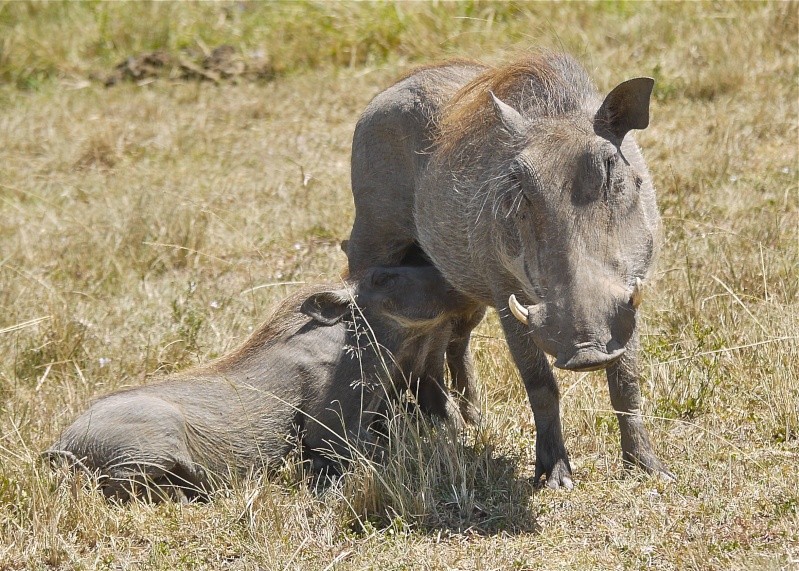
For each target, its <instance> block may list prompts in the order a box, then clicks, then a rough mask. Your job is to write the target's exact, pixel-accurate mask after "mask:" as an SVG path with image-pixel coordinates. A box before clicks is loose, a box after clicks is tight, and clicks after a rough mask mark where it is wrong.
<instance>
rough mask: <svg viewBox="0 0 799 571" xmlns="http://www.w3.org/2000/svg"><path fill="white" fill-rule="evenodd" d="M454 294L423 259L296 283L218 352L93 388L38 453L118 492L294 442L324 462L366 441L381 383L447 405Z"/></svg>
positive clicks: (169, 489)
mask: <svg viewBox="0 0 799 571" xmlns="http://www.w3.org/2000/svg"><path fill="white" fill-rule="evenodd" d="M463 303H464V298H463V297H462V296H460V295H459V294H457V293H456V292H452V291H451V288H450V286H449V285H448V284H447V282H445V281H444V279H443V278H442V277H441V274H440V273H439V272H438V270H436V269H435V268H433V267H432V266H428V267H415V268H414V267H397V268H373V269H371V270H370V271H369V272H367V273H366V274H364V276H363V277H362V278H361V279H360V280H359V281H358V282H355V283H351V284H348V285H346V286H345V287H341V286H339V288H338V289H333V290H331V289H329V288H327V287H325V286H316V287H314V288H312V289H306V290H304V291H301V292H300V293H298V294H295V295H293V296H291V297H289V298H288V299H287V300H286V301H284V302H283V303H282V304H281V306H280V307H279V308H278V309H277V310H276V311H275V313H274V315H273V316H272V317H271V318H270V319H269V320H268V321H267V322H266V323H265V324H264V325H262V326H261V327H260V328H259V329H258V330H257V331H256V332H255V333H253V335H252V336H251V337H250V338H249V339H248V340H247V341H246V342H245V343H244V344H243V345H242V346H241V347H240V348H238V349H237V350H235V351H234V352H232V353H230V354H229V355H227V356H224V357H221V358H220V359H217V360H216V361H213V362H211V363H209V364H207V365H205V366H201V367H197V368H193V369H190V370H188V371H185V372H182V373H179V374H176V375H172V376H170V377H168V378H167V379H166V380H164V381H162V382H159V383H156V384H152V385H147V386H143V387H139V388H135V389H131V390H125V391H121V392H117V393H114V394H111V395H109V396H106V397H103V398H101V399H100V400H98V401H96V402H95V403H94V404H93V405H92V406H91V407H90V408H89V409H88V410H87V411H86V412H85V413H83V414H82V415H81V416H80V417H79V418H78V419H77V420H76V421H75V422H74V423H73V424H72V425H71V426H70V427H69V428H67V429H66V430H65V431H64V432H63V434H62V435H61V437H60V438H59V439H58V441H57V442H56V443H55V444H53V445H52V446H51V447H50V449H49V450H48V451H47V452H45V454H44V455H45V457H47V458H48V459H50V460H51V462H54V463H55V462H63V461H66V462H67V463H68V464H71V465H72V467H73V468H74V469H82V470H84V471H89V472H99V473H100V474H101V475H102V476H104V478H102V479H101V485H102V486H103V492H104V494H105V495H106V496H108V497H119V498H122V499H125V498H128V497H130V496H132V495H140V494H141V493H142V492H144V491H146V490H150V491H152V490H155V491H156V494H155V496H156V497H163V496H170V497H177V498H180V499H187V498H190V497H194V496H197V495H204V493H205V492H206V491H208V490H211V489H213V488H215V487H216V486H217V485H218V484H219V483H221V482H223V481H225V480H226V479H227V478H228V477H230V476H234V475H239V476H241V475H244V474H247V472H248V471H250V470H256V471H257V470H260V469H266V470H269V469H270V468H275V467H277V465H278V464H279V463H280V460H281V459H282V458H283V457H285V456H286V455H288V454H289V453H290V452H292V450H294V449H296V448H297V446H300V447H301V448H300V452H301V455H302V458H304V459H306V460H308V461H310V462H311V464H312V467H313V468H314V469H315V470H325V469H328V468H333V469H335V468H336V466H337V464H338V463H339V461H341V460H344V461H346V460H347V459H348V458H351V455H352V453H353V451H354V450H357V449H358V448H356V447H358V446H359V445H366V447H365V448H366V449H368V448H369V447H370V445H369V443H370V441H371V439H372V438H371V435H370V434H368V433H367V431H368V429H369V427H370V424H371V423H372V421H373V420H375V419H376V418H377V417H378V416H379V415H380V414H381V412H382V411H384V410H385V408H386V400H385V399H386V396H387V395H393V394H397V392H402V391H403V390H406V389H407V388H413V389H414V390H418V392H419V393H421V394H419V395H418V401H419V404H420V406H421V407H422V408H423V409H426V410H427V411H428V412H431V413H435V414H439V415H442V416H445V415H451V414H452V411H451V410H447V407H451V406H452V405H450V404H449V402H448V400H447V399H448V395H447V392H446V391H445V390H444V389H443V384H442V379H443V371H444V349H445V347H446V344H447V342H448V337H447V331H448V327H449V328H451V321H452V316H454V315H457V314H458V313H459V312H462V311H463ZM448 322H450V325H449V326H448V325H447V323H448ZM411 379H413V383H412V385H413V387H409V386H408V385H407V384H405V383H409V382H411ZM387 380H388V381H389V382H388V383H387V382H386V381H387ZM417 387H418V389H417ZM455 412H457V409H455Z"/></svg>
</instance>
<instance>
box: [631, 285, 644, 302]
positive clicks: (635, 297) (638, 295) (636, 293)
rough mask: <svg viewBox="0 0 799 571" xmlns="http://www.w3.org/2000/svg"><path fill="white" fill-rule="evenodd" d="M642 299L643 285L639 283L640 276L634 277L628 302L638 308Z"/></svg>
mask: <svg viewBox="0 0 799 571" xmlns="http://www.w3.org/2000/svg"><path fill="white" fill-rule="evenodd" d="M642 301H644V285H643V284H642V283H641V278H635V286H633V293H632V294H631V295H630V304H631V305H632V306H633V308H635V309H638V306H639V305H641V302H642Z"/></svg>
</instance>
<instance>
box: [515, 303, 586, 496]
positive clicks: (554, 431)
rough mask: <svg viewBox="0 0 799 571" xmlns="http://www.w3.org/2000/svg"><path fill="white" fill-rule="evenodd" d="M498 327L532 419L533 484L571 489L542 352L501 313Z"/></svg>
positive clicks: (556, 397) (556, 399) (554, 391)
mask: <svg viewBox="0 0 799 571" xmlns="http://www.w3.org/2000/svg"><path fill="white" fill-rule="evenodd" d="M500 317H501V320H502V327H503V328H504V330H505V337H506V338H507V340H508V346H509V347H510V352H511V355H513V359H514V361H516V366H517V367H518V368H519V372H520V373H521V376H522V381H523V382H524V388H525V389H527V398H528V399H529V400H530V407H531V408H532V409H533V418H534V419H535V429H536V439H535V480H536V482H538V481H539V480H540V478H541V476H544V475H546V485H547V487H549V488H553V489H557V488H560V487H564V488H567V489H569V490H570V489H572V487H573V486H574V483H573V482H572V477H571V475H572V470H571V465H570V464H569V454H568V452H566V445H565V444H564V442H563V431H562V429H561V424H560V394H559V392H558V385H557V382H556V380H555V375H554V374H553V373H552V367H550V365H549V362H548V361H547V358H546V356H545V355H544V352H543V351H541V350H540V349H539V348H538V347H537V346H536V345H535V343H533V340H532V338H531V336H530V335H528V334H527V332H526V330H525V329H524V327H523V326H522V325H521V324H520V323H519V322H518V321H517V320H516V318H515V317H513V316H512V315H510V313H509V312H504V311H503V312H501V313H500Z"/></svg>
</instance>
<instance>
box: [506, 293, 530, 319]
mask: <svg viewBox="0 0 799 571" xmlns="http://www.w3.org/2000/svg"><path fill="white" fill-rule="evenodd" d="M508 307H510V312H511V313H512V314H513V317H515V318H516V319H518V320H519V321H521V322H522V323H524V324H525V325H527V322H528V319H529V317H530V312H529V311H528V309H527V308H526V307H524V306H523V305H522V304H521V303H519V302H518V301H517V300H516V296H515V295H513V294H511V296H510V297H509V298H508Z"/></svg>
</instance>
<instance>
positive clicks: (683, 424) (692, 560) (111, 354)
mask: <svg viewBox="0 0 799 571" xmlns="http://www.w3.org/2000/svg"><path fill="white" fill-rule="evenodd" d="M797 10H798V6H797V4H795V3H764V4H747V3H735V4H733V3H722V4H673V3H667V4H654V3H652V4H649V3H647V4H637V3H627V2H618V3H617V2H596V3H590V4H566V5H564V4H557V5H552V4H531V5H527V4H521V5H513V4H507V5H506V4H480V3H478V4H444V5H440V4H396V5H395V4H386V5H383V4H381V5H372V4H358V5H352V4H335V5H328V4H324V3H303V4H274V5H254V6H253V5H245V4H238V3H237V4H216V5H215V4H199V5H179V4H171V3H170V4H122V5H115V4H110V3H109V4H99V5H64V4H48V5H30V4H17V3H11V4H1V5H0V78H2V79H3V80H4V85H2V86H0V220H1V221H2V224H0V352H2V355H3V358H2V364H0V569H1V570H5V569H49V568H58V569H164V570H166V569H294V568H300V569H333V568H335V569H365V568H374V569H416V568H421V569H539V568H540V569H552V568H566V569H606V568H625V569H626V568H633V569H636V568H656V569H731V568H734V569H792V568H797V567H799V531H797V530H799V483H798V482H799V478H797V466H799V269H797V268H799V151H798V150H797V140H798V137H799V131H798V128H799V126H798V125H797V123H799V91H798V90H797V83H796V77H797V72H798V71H799V59H798V58H799V47H798V46H797V39H796V38H797V28H798V27H799V26H798V25H797ZM221 43H230V44H232V45H235V46H236V47H237V49H240V50H241V51H242V53H245V54H246V53H250V52H252V51H257V50H262V51H266V52H268V54H269V55H270V57H271V58H272V63H273V64H274V66H275V69H277V70H278V72H279V73H278V75H277V78H276V79H275V80H274V81H272V82H253V83H250V82H241V83H238V84H235V83H222V84H219V85H215V84H212V83H196V82H173V81H169V80H166V79H159V80H156V81H154V82H152V83H148V84H146V85H141V86H139V85H136V84H133V83H123V84H119V85H117V86H115V87H113V88H108V89H107V88H104V87H102V85H101V84H100V83H98V82H96V81H87V78H89V77H90V76H91V75H92V74H93V73H97V72H99V71H106V72H107V71H108V70H110V69H111V68H112V67H113V65H114V64H116V63H117V62H118V61H120V60H121V59H123V58H124V57H125V56H126V55H130V54H131V53H135V52H137V51H139V50H149V49H156V48H165V49H167V50H171V51H176V50H180V49H182V48H195V49H202V46H206V47H208V46H210V47H214V46H215V45H219V44H221ZM198 46H200V47H198ZM535 46H544V47H555V48H563V49H567V50H569V51H571V52H573V53H574V54H575V55H577V56H578V57H579V58H580V59H582V61H583V62H584V63H585V64H586V66H587V67H588V69H589V70H590V71H591V73H592V75H593V76H594V77H595V79H596V81H597V83H598V84H599V85H600V87H602V88H607V87H610V86H612V85H615V84H616V83H617V82H618V81H621V80H622V79H626V78H628V77H632V76H635V75H647V74H650V75H653V76H654V77H655V78H656V79H657V82H658V83H657V87H656V91H655V102H654V106H653V110H652V124H651V126H650V128H649V129H648V130H646V131H645V132H642V133H641V134H640V136H639V142H640V143H641V144H642V146H643V148H644V151H645V155H646V156H647V159H648V161H649V166H650V169H651V171H652V174H653V176H654V179H655V183H656V188H657V189H658V193H659V199H660V206H661V211H662V213H663V216H664V223H665V230H666V245H665V249H664V251H663V253H662V256H661V259H660V262H659V272H658V274H657V280H656V283H655V287H654V291H653V292H652V293H651V295H649V297H648V298H647V301H646V303H645V305H644V308H645V330H644V333H645V337H644V344H645V349H646V361H645V375H644V386H643V390H644V393H645V395H646V397H647V403H646V412H647V414H648V415H650V420H649V426H650V430H651V432H652V435H653V438H654V441H655V445H656V448H657V450H658V452H659V454H660V455H661V456H662V457H663V458H664V459H665V460H666V461H667V462H668V464H669V466H670V468H671V469H672V470H673V471H674V473H675V474H676V475H677V477H678V482H677V483H676V484H671V485H665V484H663V483H661V482H659V481H656V480H652V479H649V478H647V477H645V476H642V475H640V474H636V473H632V474H630V473H626V472H625V471H624V470H623V469H622V467H621V461H620V450H619V446H618V434H617V426H616V422H615V419H614V417H613V414H612V412H611V411H610V410H609V409H610V405H609V401H608V397H607V389H606V387H605V386H604V381H603V378H602V376H601V375H599V374H596V373H594V374H583V375H577V374H561V387H562V393H563V410H564V427H565V436H566V441H567V445H568V446H569V449H570V452H571V456H572V461H573V467H574V470H575V477H576V480H577V487H576V489H575V490H574V491H573V492H571V493H563V492H552V491H549V490H538V489H535V488H533V487H532V485H531V479H532V466H533V464H534V457H533V454H534V446H533V443H534V440H533V439H534V427H533V423H532V415H531V414H530V410H529V405H528V404H527V401H526V397H525V395H524V391H523V388H522V386H521V383H520V382H519V380H518V378H517V373H516V371H515V369H514V367H513V364H512V362H511V360H510V357H509V355H508V353H507V350H506V348H505V342H504V340H503V338H502V335H501V332H500V329H499V327H498V324H497V322H496V318H495V316H494V315H490V316H489V318H488V319H487V320H486V322H485V323H484V324H482V325H481V326H480V328H479V329H478V331H477V335H476V338H475V343H474V349H473V351H474V353H475V356H476V359H477V366H478V372H479V378H480V384H481V391H482V407H483V416H484V422H483V425H482V426H480V427H479V428H478V429H476V430H472V431H470V432H469V434H467V435H456V434H452V433H450V432H449V431H448V430H447V429H446V428H443V427H429V426H426V425H424V424H421V425H416V424H414V423H410V424H407V423H406V424H402V423H399V424H398V425H397V426H396V430H397V431H398V433H399V435H398V437H397V438H396V439H394V444H393V445H394V446H395V447H396V449H395V451H394V458H393V460H392V462H390V463H389V464H388V465H387V466H385V467H384V468H381V469H380V470H379V471H375V470H374V468H373V467H370V466H368V465H366V464H363V465H360V466H358V467H357V468H356V470H355V472H354V473H353V474H351V475H350V476H349V477H348V478H347V479H346V480H345V481H344V483H343V485H342V486H341V487H340V488H335V489H332V490H329V491H328V492H327V493H326V494H324V495H321V496H316V495H314V494H313V493H311V492H310V491H309V490H307V489H305V488H304V487H303V486H297V485H296V484H294V483H293V472H292V468H291V466H288V467H287V468H286V474H285V478H282V479H280V480H279V481H276V482H266V481H249V482H242V483H240V484H238V485H236V486H235V487H234V488H233V489H232V490H231V491H229V492H226V493H221V494H219V496H218V497H217V498H216V499H215V500H214V501H213V502H211V503H209V504H204V505H190V506H185V507H181V506H178V505H174V504H166V505H159V506H150V505H139V504H134V505H129V506H115V505H109V504H107V503H105V502H104V501H103V500H102V499H101V497H99V495H98V494H96V493H92V492H91V490H90V489H88V488H84V487H81V486H75V485H69V484H68V483H66V484H61V483H60V480H59V478H58V477H57V476H54V475H52V474H50V473H49V471H48V470H47V469H45V468H44V467H43V466H41V465H40V464H39V463H38V461H37V455H38V453H39V452H40V451H41V450H42V449H44V448H45V447H46V446H47V445H49V444H50V443H51V442H52V440H53V439H54V438H55V437H56V435H57V433H58V432H59V430H61V429H62V428H64V427H65V426H66V425H67V424H68V423H69V422H71V421H72V420H73V419H74V418H75V416H76V415H77V414H78V413H79V412H80V411H82V410H83V409H84V408H85V407H86V406H87V404H88V403H89V402H90V401H91V399H92V398H95V397H96V396H99V395H101V394H103V393H106V392H108V391H111V390H114V389H118V388H121V387H125V386H133V385H139V384H142V383H146V382H150V381H151V380H152V379H153V378H155V377H156V376H157V375H158V374H159V373H160V372H166V371H171V370H174V369H176V368H180V367H184V366H187V365H189V364H191V363H195V362H199V361H205V360H207V359H210V358H212V357H214V356H216V355H219V354H221V353H223V352H225V351H227V350H229V349H230V348H232V347H233V346H234V345H235V344H236V343H238V342H239V341H241V340H242V339H243V338H244V337H246V336H247V334H248V332H249V331H250V330H251V329H252V328H253V327H255V326H257V324H258V323H259V322H260V320H261V319H263V318H265V317H266V316H267V315H268V313H269V309H270V308H271V307H272V306H273V305H274V304H275V303H276V302H277V301H278V300H279V299H281V298H282V297H283V296H284V295H285V294H286V293H287V292H289V291H292V290H293V288H295V287H296V285H295V284H296V282H313V281H320V280H323V279H330V278H334V277H335V276H337V275H338V273H339V272H340V271H341V269H342V268H343V267H344V265H345V259H344V256H343V254H342V253H341V251H340V250H339V247H338V242H339V241H340V240H341V239H343V238H345V237H346V236H347V234H348V232H349V226H350V224H351V220H352V201H351V197H350V192H349V143H350V139H351V135H352V129H353V127H354V124H355V121H356V119H357V116H358V113H359V112H360V111H361V110H362V109H363V108H364V106H365V105H366V103H367V102H368V101H369V99H370V98H371V97H372V96H373V95H374V94H375V93H377V92H378V91H379V90H380V89H381V88H383V87H385V86H387V85H388V84H390V82H391V81H392V79H393V78H395V77H397V76H399V75H401V74H402V73H404V72H405V71H407V70H408V69H409V68H410V66H412V65H414V64H416V63H429V62H431V61H435V60H438V59H442V58H446V57H454V56H459V57H476V58H481V59H483V60H485V61H488V62H496V61H502V60H504V59H507V57H509V54H512V53H515V52H518V51H521V50H524V49H527V48H530V47H535Z"/></svg>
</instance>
